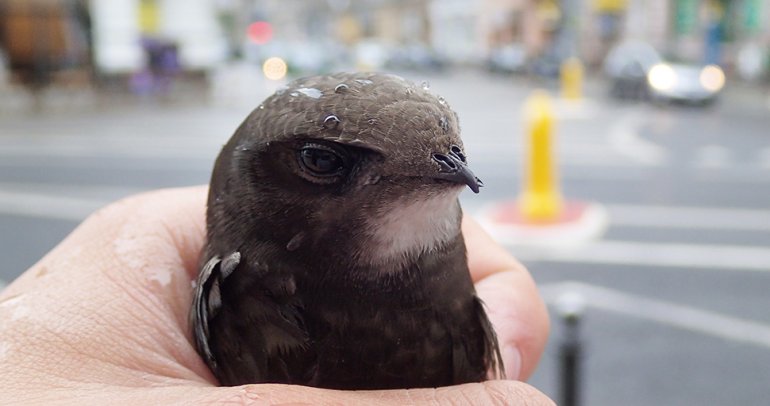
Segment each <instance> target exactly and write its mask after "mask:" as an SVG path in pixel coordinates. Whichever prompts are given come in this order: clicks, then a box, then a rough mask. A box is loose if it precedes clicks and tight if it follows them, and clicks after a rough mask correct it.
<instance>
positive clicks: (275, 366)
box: [192, 253, 317, 385]
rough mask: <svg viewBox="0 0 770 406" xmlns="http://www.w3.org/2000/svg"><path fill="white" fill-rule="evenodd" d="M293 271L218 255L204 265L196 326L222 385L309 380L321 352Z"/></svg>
mask: <svg viewBox="0 0 770 406" xmlns="http://www.w3.org/2000/svg"><path fill="white" fill-rule="evenodd" d="M294 290H295V287H294V281H293V279H292V277H291V275H290V274H282V273H280V272H276V271H272V272H268V269H267V266H266V265H260V264H258V263H249V264H248V265H247V264H246V263H244V262H243V261H241V256H240V254H239V253H234V254H231V255H230V256H228V257H226V258H225V259H224V260H221V261H220V259H219V257H214V258H212V259H211V260H209V261H208V262H207V263H206V265H204V267H203V268H202V269H201V272H200V276H199V278H198V285H197V287H196V291H195V297H194V298H193V312H192V326H193V330H194V332H193V335H194V337H195V343H196V345H197V347H198V351H199V353H200V354H201V355H202V356H203V358H204V360H205V361H206V363H207V364H208V365H209V367H210V368H211V370H212V372H213V373H214V375H215V376H216V377H217V379H219V381H220V383H221V384H223V385H240V384H247V383H261V382H284V383H297V384H308V383H311V382H312V379H313V378H314V375H315V371H316V369H315V368H316V365H317V362H316V359H317V356H316V354H315V352H314V350H313V348H311V347H310V346H309V344H308V343H309V338H308V334H307V331H306V329H305V325H304V317H303V309H302V303H301V301H300V300H299V298H298V297H297V295H295V292H294Z"/></svg>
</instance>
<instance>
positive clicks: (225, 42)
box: [0, 0, 770, 405]
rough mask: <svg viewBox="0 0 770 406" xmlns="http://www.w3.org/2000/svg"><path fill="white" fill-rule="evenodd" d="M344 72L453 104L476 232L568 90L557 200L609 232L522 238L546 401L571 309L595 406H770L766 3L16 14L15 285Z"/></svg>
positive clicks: (59, 4)
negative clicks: (541, 96)
mask: <svg viewBox="0 0 770 406" xmlns="http://www.w3.org/2000/svg"><path fill="white" fill-rule="evenodd" d="M567 66H569V67H571V68H570V69H565V67H567ZM339 70H379V71H387V72H393V73H396V74H399V75H402V76H404V77H406V78H408V79H411V80H413V81H415V82H416V83H420V82H423V81H427V82H429V83H430V89H431V91H433V92H435V93H436V94H438V95H441V96H442V97H444V98H445V99H446V100H447V101H448V102H449V103H450V104H451V106H452V107H453V108H454V109H455V110H456V111H457V112H458V114H459V116H460V123H461V125H462V130H463V138H464V141H465V143H466V152H467V155H468V157H469V162H470V165H471V167H472V168H473V170H474V172H475V173H476V174H477V175H478V176H479V177H480V178H481V179H483V181H484V184H485V187H484V189H483V190H482V192H481V193H480V194H479V195H472V194H470V193H465V194H463V196H462V201H463V204H464V207H465V211H466V212H467V213H470V214H472V215H475V214H478V213H481V212H482V211H483V210H484V209H485V208H487V207H489V206H490V205H492V204H494V203H497V202H501V201H509V200H514V199H516V198H517V196H519V195H520V193H521V191H522V187H523V185H525V184H526V182H525V178H526V176H527V175H526V174H527V165H528V164H527V162H528V160H529V158H530V156H529V154H528V151H529V149H528V146H527V135H528V126H527V117H526V115H525V114H524V111H525V104H526V103H527V101H528V100H529V98H530V97H531V94H532V92H533V91H534V90H535V89H545V90H546V91H548V92H549V94H550V95H551V98H550V100H551V103H550V106H551V112H552V115H553V120H554V121H553V122H554V133H553V137H554V145H555V151H554V153H555V155H554V157H555V163H556V165H557V168H558V169H557V171H556V172H557V174H558V178H559V179H560V187H561V194H562V195H563V196H564V198H565V199H567V200H580V201H586V202H594V203H595V204H597V205H600V207H602V210H603V212H604V213H606V216H607V217H606V224H604V226H605V228H604V229H602V231H603V232H601V233H598V234H597V235H595V236H594V238H591V239H588V238H586V239H585V240H584V241H579V242H578V243H574V244H569V245H568V246H559V245H558V244H556V245H555V246H554V245H551V246H546V247H538V246H534V245H531V244H517V243H513V242H510V241H507V242H506V244H507V245H508V248H510V249H511V250H512V252H513V253H514V254H516V255H517V256H518V257H519V258H520V259H521V260H522V261H523V262H524V263H525V264H526V265H527V266H528V268H529V269H530V270H531V272H532V273H533V276H534V277H535V279H536V280H537V282H538V284H539V285H540V287H541V289H542V292H543V294H544V296H545V298H546V300H547V301H548V302H549V305H551V310H553V312H552V321H553V333H552V336H551V339H550V342H549V347H548V349H547V352H546V354H545V355H544V357H543V360H542V362H541V364H540V367H539V369H538V371H537V373H536V374H535V376H534V377H533V378H532V379H531V380H530V382H531V383H532V384H533V385H535V386H536V387H538V388H539V389H541V390H543V391H544V392H546V393H547V394H548V395H550V396H552V397H553V398H554V399H556V400H558V399H560V387H561V386H560V381H559V376H560V373H561V372H562V368H561V367H560V356H559V354H560V348H562V346H561V343H562V340H563V338H564V336H565V334H564V329H563V326H562V323H561V322H560V318H559V314H558V312H557V307H556V306H554V304H555V303H556V302H557V301H558V300H559V298H560V297H562V296H563V294H565V293H570V294H572V295H573V296H574V295H579V296H580V297H581V298H582V301H583V307H584V309H583V317H582V323H581V326H580V335H581V339H582V340H581V342H582V344H583V348H582V357H581V360H582V363H581V367H580V372H581V374H580V388H581V390H582V393H581V399H582V404H586V405H691V404H708V405H736V404H737V405H762V404H767V402H768V399H769V398H770V312H769V311H768V309H770V294H768V291H770V0H735V1H725V0H713V1H709V0H646V1H643V0H561V1H559V0H417V1H403V0H366V1H363V0H362V1H355V0H326V1H313V2H309V1H299V0H263V1H256V0H184V1H183V0H109V1H107V0H92V1H78V0H0V257H2V258H3V267H1V268H0V281H5V283H7V282H10V281H11V280H13V279H14V278H15V277H17V276H18V275H19V274H21V273H22V272H23V271H24V270H25V269H27V268H28V267H29V266H31V265H32V264H34V263H35V262H36V261H37V260H38V259H40V257H41V256H42V255H44V254H45V253H46V252H47V251H48V250H50V249H51V248H52V247H53V246H55V245H56V244H57V243H58V242H59V241H60V240H61V239H62V238H63V237H64V236H66V235H67V234H68V233H69V232H70V231H71V230H72V229H73V228H74V227H75V226H76V225H77V224H78V223H79V222H80V221H81V220H82V219H84V218H85V217H86V216H88V214H89V213H91V212H93V211H94V210H96V209H98V208H99V207H101V206H103V205H105V204H107V203H109V202H111V201H114V200H116V199H119V198H121V197H124V196H127V195H130V194H134V193H137V192H141V191H145V190H150V189H156V188H163V187H174V186H186V185H197V184H203V183H207V182H208V179H209V176H210V171H211V167H212V164H213V160H214V158H215V157H216V155H217V153H218V152H219V148H220V147H221V145H222V144H223V143H224V142H225V141H226V140H227V139H228V138H229V137H230V135H231V134H232V133H233V131H234V130H235V128H236V127H237V126H238V125H239V124H240V122H241V121H242V120H243V119H244V118H245V116H246V115H247V114H248V113H249V111H250V110H251V109H253V108H254V107H256V106H257V105H258V104H259V103H260V102H261V101H262V100H263V99H264V98H265V97H267V96H268V95H269V94H271V93H272V92H273V91H275V90H276V89H278V88H280V87H281V86H283V85H285V84H286V83H288V81H290V80H292V79H293V78H296V77H299V76H303V75H309V74H317V73H323V72H332V71H339ZM84 300H87V298H84Z"/></svg>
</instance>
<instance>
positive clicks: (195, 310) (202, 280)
mask: <svg viewBox="0 0 770 406" xmlns="http://www.w3.org/2000/svg"><path fill="white" fill-rule="evenodd" d="M240 259H241V256H240V253H237V252H236V253H233V254H231V255H230V256H228V257H227V260H226V261H222V260H221V258H220V257H219V256H215V257H213V258H211V259H210V260H209V261H208V262H206V264H205V265H204V266H203V268H202V269H201V271H200V273H199V274H198V280H197V283H196V285H195V292H194V293H193V303H192V311H191V312H190V326H192V330H193V339H194V340H195V345H196V347H197V348H198V351H199V352H200V354H201V355H202V356H203V358H204V360H205V361H206V364H208V365H209V367H210V368H211V369H212V370H214V371H216V370H217V362H216V359H215V358H214V355H213V354H212V352H211V348H210V347H209V337H210V335H209V320H210V318H211V317H213V316H215V315H216V314H217V313H218V312H219V309H220V308H221V306H222V292H221V283H222V279H223V278H224V277H225V276H227V275H229V274H230V273H232V271H233V270H234V269H235V267H237V266H238V264H239V263H240ZM223 262H224V263H223ZM215 373H216V372H215Z"/></svg>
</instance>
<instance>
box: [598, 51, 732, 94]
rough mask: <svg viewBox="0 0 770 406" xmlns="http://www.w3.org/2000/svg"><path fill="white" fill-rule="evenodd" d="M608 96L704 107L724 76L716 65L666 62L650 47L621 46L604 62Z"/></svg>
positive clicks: (720, 87)
mask: <svg viewBox="0 0 770 406" xmlns="http://www.w3.org/2000/svg"><path fill="white" fill-rule="evenodd" d="M604 72H605V74H606V75H607V77H608V78H609V80H610V95H611V96H613V97H617V98H622V99H640V100H646V99H650V100H652V101H656V102H672V101H673V102H682V103H688V104H708V103H710V102H713V101H714V100H716V98H717V97H718V96H719V94H720V93H721V91H722V88H723V87H724V84H725V75H724V72H723V71H722V69H721V68H719V67H718V66H716V65H699V64H693V63H673V62H669V61H666V60H665V59H664V58H663V57H662V56H661V55H660V53H658V51H657V50H655V48H653V47H652V46H651V45H650V44H647V43H645V42H640V41H628V42H624V43H622V44H620V45H618V46H616V47H615V48H613V49H612V50H611V51H610V52H609V54H608V55H607V58H606V59H605V61H604Z"/></svg>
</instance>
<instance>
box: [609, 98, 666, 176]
mask: <svg viewBox="0 0 770 406" xmlns="http://www.w3.org/2000/svg"><path fill="white" fill-rule="evenodd" d="M645 117H647V115H646V114H642V112H641V111H637V112H634V113H629V114H628V115H626V116H624V117H621V118H620V119H619V120H616V121H615V123H614V124H613V125H612V127H610V130H609V135H608V141H609V143H610V145H611V146H612V148H614V149H615V151H617V152H618V153H620V154H622V155H624V156H626V157H628V158H630V159H631V160H634V161H636V162H637V163H640V164H645V165H650V166H662V165H665V164H666V163H667V162H668V161H669V154H668V151H666V150H665V149H664V148H663V147H661V146H659V145H658V144H655V143H653V142H650V141H647V140H645V139H644V138H641V137H640V136H639V135H638V134H637V131H638V130H639V127H640V126H641V123H642V121H643V120H644V119H645Z"/></svg>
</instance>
